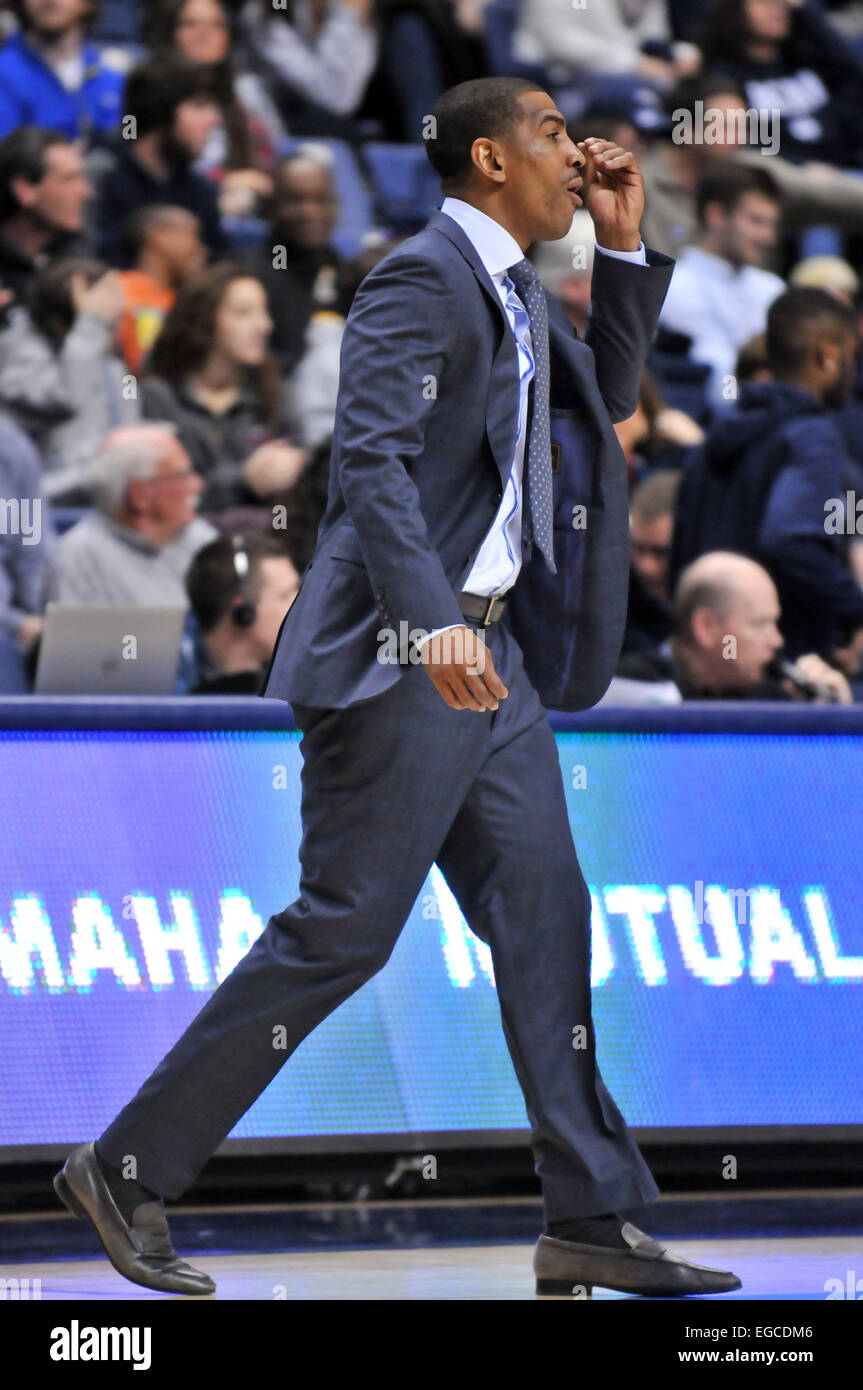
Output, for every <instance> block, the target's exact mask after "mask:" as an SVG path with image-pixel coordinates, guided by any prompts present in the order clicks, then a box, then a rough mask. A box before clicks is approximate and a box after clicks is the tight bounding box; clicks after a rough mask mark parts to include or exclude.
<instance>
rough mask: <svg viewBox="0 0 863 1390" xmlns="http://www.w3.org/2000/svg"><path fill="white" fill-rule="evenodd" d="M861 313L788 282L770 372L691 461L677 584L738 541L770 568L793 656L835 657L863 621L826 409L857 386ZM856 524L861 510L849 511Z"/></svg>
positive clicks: (775, 317)
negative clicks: (700, 560)
mask: <svg viewBox="0 0 863 1390" xmlns="http://www.w3.org/2000/svg"><path fill="white" fill-rule="evenodd" d="M856 347H857V335H856V327H855V321H854V314H853V313H852V311H851V310H850V309H848V308H847V306H846V305H844V304H842V303H840V302H839V300H837V299H835V298H834V297H833V296H832V295H828V294H825V293H824V291H823V290H812V289H793V290H788V291H786V293H785V294H783V295H782V296H781V297H780V298H779V299H777V300H776V302H775V303H774V304H773V305H772V307H771V309H770V313H769V315H768V319H767V354H768V359H769V364H770V370H771V373H772V376H773V380H772V381H770V382H767V383H765V384H763V385H751V384H750V385H747V386H744V387H743V388H742V390H741V392H740V399H739V401H738V403H737V405H736V407H735V408H733V409H730V410H727V411H724V412H722V413H721V414H720V415H719V416H718V418H717V420H716V422H715V424H714V425H713V426H712V428H711V429H710V430H709V431H708V434H707V438H706V440H705V443H704V446H703V447H702V448H701V449H699V450H697V451H696V452H695V455H694V457H693V459H692V460H691V462H690V463H689V465H688V466H687V467H686V469H685V470H684V474H683V479H682V482H681V486H680V493H679V496H678V502H677V519H676V525H675V531H674V539H673V542H672V559H671V573H672V582H673V581H674V579H675V577H676V576H677V575H678V574H679V573H680V571H681V569H682V568H683V566H684V565H686V564H688V563H689V562H690V561H692V560H694V559H696V558H697V557H698V556H699V555H703V554H704V553H705V552H707V551H709V550H716V549H722V550H736V551H739V552H740V553H741V554H744V555H749V556H750V557H751V558H752V559H756V560H759V561H760V562H761V563H763V564H764V565H765V567H766V568H767V569H768V570H769V572H770V574H771V576H772V578H773V580H774V581H775V583H776V586H777V588H778V590H779V596H780V600H781V603H782V631H783V633H784V636H785V640H786V643H787V645H788V649H789V652H790V654H791V656H792V658H793V657H796V656H798V655H799V654H800V653H801V652H812V651H815V652H818V653H819V654H820V655H822V656H829V655H830V654H831V652H832V651H833V649H834V648H835V647H836V646H837V645H842V646H845V645H846V643H847V640H848V637H849V634H852V633H854V632H856V631H857V630H858V629H860V628H861V627H863V589H861V587H860V585H859V584H858V583H857V582H856V581H855V579H854V578H853V577H852V574H851V571H850V569H849V563H848V554H847V551H848V546H847V544H846V539H847V538H846V537H845V536H844V534H836V533H835V528H832V527H831V525H830V524H828V523H829V519H830V516H831V506H835V507H839V506H840V505H841V506H842V508H843V512H844V502H845V480H846V476H847V468H848V460H847V457H846V455H845V451H844V449H843V445H842V439H841V436H840V434H839V430H838V428H837V426H836V422H835V421H834V420H833V419H832V418H831V415H830V413H829V412H830V410H832V409H835V408H837V407H839V406H840V405H841V404H842V403H843V401H845V400H847V398H848V395H849V393H850V391H851V388H852V386H853V383H854V367H855V352H856ZM852 525H853V518H852Z"/></svg>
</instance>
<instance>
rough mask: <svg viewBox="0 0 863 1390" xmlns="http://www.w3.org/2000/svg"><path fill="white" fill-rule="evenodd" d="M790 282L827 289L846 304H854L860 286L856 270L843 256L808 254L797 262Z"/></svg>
mask: <svg viewBox="0 0 863 1390" xmlns="http://www.w3.org/2000/svg"><path fill="white" fill-rule="evenodd" d="M788 283H789V285H803V286H808V287H809V288H810V289H814V290H827V292H828V294H835V295H836V297H837V299H841V300H842V301H843V303H845V304H854V302H855V300H856V297H857V291H858V290H859V288H860V278H859V276H858V274H857V272H856V270H855V269H854V267H853V266H850V265H849V264H848V262H847V261H843V259H842V257H841V256H807V258H806V260H803V261H798V262H797V264H796V266H795V267H794V269H793V270H792V272H791V274H790V275H789V277H788Z"/></svg>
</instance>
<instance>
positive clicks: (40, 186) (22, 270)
mask: <svg viewBox="0 0 863 1390" xmlns="http://www.w3.org/2000/svg"><path fill="white" fill-rule="evenodd" d="M89 195H90V185H89V183H88V182H87V179H86V178H85V176H84V163H83V160H82V158H81V151H80V150H79V149H78V147H77V145H74V144H72V143H71V142H70V141H68V140H67V139H66V137H65V136H64V135H59V134H58V133H57V132H56V131H53V130H40V129H39V127H38V126H32V125H30V126H21V128H20V129H19V130H15V131H13V132H12V134H11V135H7V136H6V137H5V139H3V140H0V285H2V286H3V287H4V288H5V289H7V290H8V291H10V292H11V294H12V295H13V298H14V299H18V300H23V299H24V298H25V296H26V292H27V289H28V287H29V285H30V282H31V281H32V279H33V276H34V275H35V274H36V271H37V270H39V269H41V268H42V267H43V266H45V265H47V264H48V263H49V261H50V260H51V259H52V258H56V257H58V256H60V255H64V254H67V253H68V251H69V250H71V249H72V243H73V241H74V240H75V238H76V237H77V236H78V235H79V234H80V232H81V230H82V228H83V226H84V204H85V203H86V201H87V198H88V197H89Z"/></svg>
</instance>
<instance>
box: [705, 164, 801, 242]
mask: <svg viewBox="0 0 863 1390" xmlns="http://www.w3.org/2000/svg"><path fill="white" fill-rule="evenodd" d="M750 193H758V194H759V195H760V196H761V197H762V198H767V199H768V200H769V201H770V202H771V203H777V204H778V203H779V202H780V200H781V196H780V193H779V189H778V187H777V185H776V181H775V179H774V178H773V175H772V174H768V172H767V170H766V169H753V168H752V167H751V166H750V165H748V164H737V163H735V162H734V161H733V160H726V161H724V162H723V163H722V164H721V165H720V166H719V167H718V168H716V169H710V170H708V172H707V173H705V174H702V176H701V178H700V179H699V180H698V190H697V192H696V195H695V208H696V212H697V214H698V222H699V225H700V226H702V227H703V226H704V213H705V209H706V208H707V206H708V205H709V204H710V203H718V204H719V206H720V207H721V208H722V209H723V210H724V211H725V212H727V213H728V212H733V211H734V209H735V208H736V207H737V206H738V205H739V204H740V203H741V202H742V201H743V199H744V198H745V197H747V195H748V194H750Z"/></svg>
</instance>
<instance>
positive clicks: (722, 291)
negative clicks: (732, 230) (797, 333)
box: [659, 246, 785, 405]
mask: <svg viewBox="0 0 863 1390" xmlns="http://www.w3.org/2000/svg"><path fill="white" fill-rule="evenodd" d="M784 289H785V282H784V280H781V279H780V278H779V276H778V275H774V274H773V273H772V272H771V271H769V270H761V269H759V267H758V266H754V265H741V266H734V265H732V264H731V262H730V261H726V260H725V259H724V257H722V256H715V255H713V253H712V252H710V251H705V250H703V249H702V247H700V246H687V248H686V250H685V251H683V252H681V254H680V256H679V258H678V261H677V265H676V266H675V267H674V274H673V275H672V277H671V284H670V285H669V287H668V294H667V295H666V298H665V303H664V304H663V306H662V312H661V313H660V315H659V322H660V323H661V324H663V325H664V326H665V327H666V328H670V329H673V330H674V331H675V332H676V333H686V334H687V335H688V336H689V337H690V338H691V339H692V347H691V348H690V356H691V357H692V359H693V361H694V362H703V363H705V364H706V365H707V366H709V367H710V369H711V373H712V374H711V378H710V382H709V387H708V389H709V394H710V399H711V401H712V402H713V404H714V405H722V404H723V402H724V401H725V400H727V399H728V396H727V391H726V387H727V385H728V384H729V382H730V381H731V380H732V379H733V377H734V368H735V366H736V364H737V354H738V352H739V351H740V349H741V348H742V346H743V344H744V343H746V342H748V341H749V339H750V338H754V337H755V336H756V334H758V333H763V332H764V328H765V325H766V323H767V310H768V309H769V308H770V305H771V304H772V303H773V301H774V299H778V297H779V295H780V294H782V291H783V290H784Z"/></svg>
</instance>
